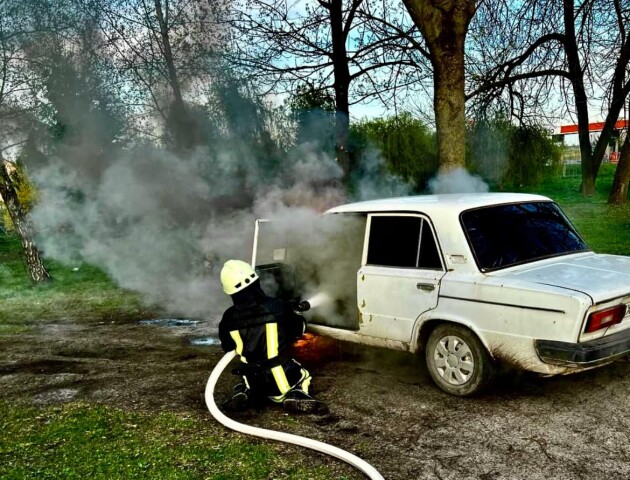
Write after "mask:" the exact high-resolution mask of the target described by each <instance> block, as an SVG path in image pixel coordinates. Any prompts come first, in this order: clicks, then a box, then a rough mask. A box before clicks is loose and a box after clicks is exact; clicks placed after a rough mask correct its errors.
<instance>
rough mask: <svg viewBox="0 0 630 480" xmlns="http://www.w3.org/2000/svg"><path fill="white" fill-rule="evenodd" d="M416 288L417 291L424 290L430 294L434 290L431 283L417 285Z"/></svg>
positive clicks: (433, 285)
mask: <svg viewBox="0 0 630 480" xmlns="http://www.w3.org/2000/svg"><path fill="white" fill-rule="evenodd" d="M416 288H417V289H418V290H424V291H426V292H432V291H433V290H435V284H433V283H417V284H416Z"/></svg>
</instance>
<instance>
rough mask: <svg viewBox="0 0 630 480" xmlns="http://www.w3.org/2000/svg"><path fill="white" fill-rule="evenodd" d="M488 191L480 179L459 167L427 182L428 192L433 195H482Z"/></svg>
mask: <svg viewBox="0 0 630 480" xmlns="http://www.w3.org/2000/svg"><path fill="white" fill-rule="evenodd" d="M488 190H489V187H488V185H487V184H486V182H484V181H483V180H482V179H481V177H478V176H477V175H471V174H470V173H468V172H467V171H466V170H465V169H463V168H460V167H458V168H455V169H453V170H449V171H448V172H442V173H439V174H438V175H437V176H436V177H434V178H432V179H431V180H429V191H430V192H431V193H433V194H444V193H484V192H487V191H488Z"/></svg>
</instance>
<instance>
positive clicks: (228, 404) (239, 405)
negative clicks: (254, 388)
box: [221, 383, 252, 412]
mask: <svg viewBox="0 0 630 480" xmlns="http://www.w3.org/2000/svg"><path fill="white" fill-rule="evenodd" d="M221 406H222V407H223V409H225V410H227V411H230V412H240V411H242V410H246V409H247V408H249V407H250V406H252V401H251V391H250V389H249V388H247V386H246V385H245V384H244V383H239V384H238V385H236V386H235V387H234V394H233V395H232V397H230V398H229V399H227V400H226V401H225V402H223V403H222V404H221Z"/></svg>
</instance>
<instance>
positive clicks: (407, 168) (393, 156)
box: [350, 113, 438, 190]
mask: <svg viewBox="0 0 630 480" xmlns="http://www.w3.org/2000/svg"><path fill="white" fill-rule="evenodd" d="M370 149H377V150H379V151H380V152H381V154H382V156H383V158H384V161H385V166H386V168H387V170H389V172H391V173H394V174H396V175H399V176H400V177H402V178H403V179H405V180H406V181H409V182H411V183H413V184H414V185H415V186H416V188H417V189H419V190H422V189H424V188H425V187H426V184H427V182H428V180H429V179H430V178H431V177H432V176H433V175H435V173H436V172H437V170H438V158H437V147H436V141H435V135H434V134H433V133H432V132H431V131H429V129H428V128H427V126H426V125H424V124H423V123H422V122H421V121H420V120H418V119H416V118H413V117H412V116H411V115H410V114H408V113H403V114H402V115H398V116H395V117H389V118H383V119H373V120H364V121H362V122H358V123H355V124H353V125H352V126H351V133H350V151H351V152H352V154H353V157H354V164H355V167H356V164H357V163H358V159H360V158H361V157H362V156H364V155H365V154H366V152H368V151H369V150H370Z"/></svg>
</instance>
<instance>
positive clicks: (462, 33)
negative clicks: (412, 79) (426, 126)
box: [403, 0, 478, 171]
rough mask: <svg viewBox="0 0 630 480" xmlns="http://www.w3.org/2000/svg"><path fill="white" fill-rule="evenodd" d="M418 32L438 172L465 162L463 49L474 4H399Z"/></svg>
mask: <svg viewBox="0 0 630 480" xmlns="http://www.w3.org/2000/svg"><path fill="white" fill-rule="evenodd" d="M403 3H404V4H405V6H406V7H407V10H408V11H409V14H410V15H411V18H412V19H413V21H414V23H415V24H416V26H417V27H418V28H419V30H420V32H422V36H423V37H424V40H425V42H426V44H427V47H428V51H429V59H430V60H431V65H432V66H433V89H434V94H433V105H434V110H435V125H436V130H437V143H438V155H439V159H440V170H442V171H447V170H450V169H453V168H457V167H463V166H464V165H465V161H466V112H465V103H466V97H465V85H466V82H465V68H464V45H465V42H466V34H467V33H468V26H469V25H470V21H471V20H472V18H473V16H474V15H475V11H476V9H477V3H478V2H477V1H476V0H460V1H457V0H403Z"/></svg>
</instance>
